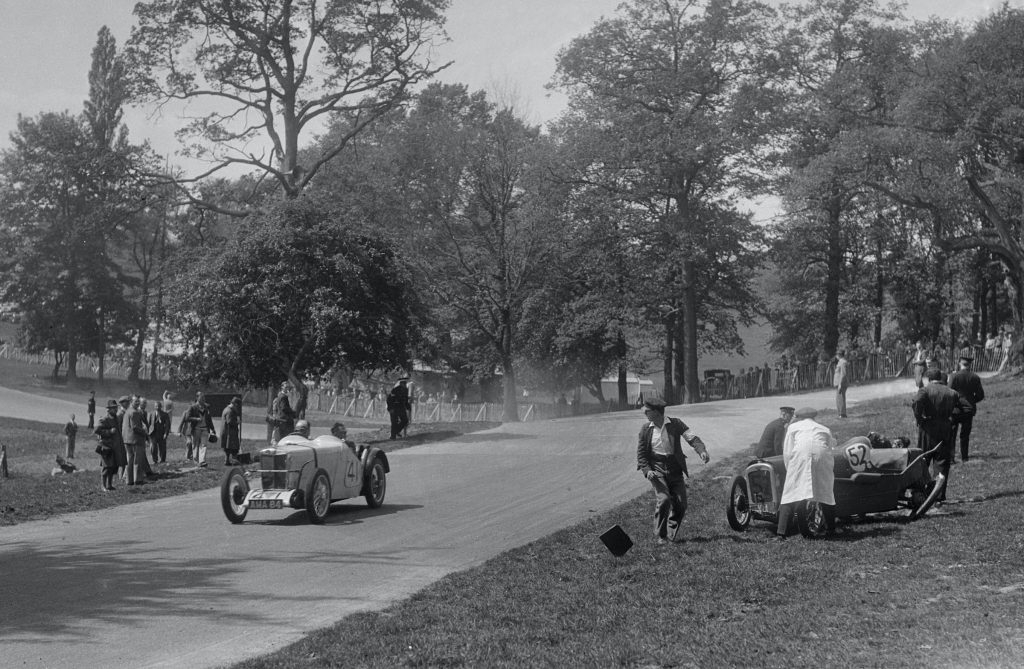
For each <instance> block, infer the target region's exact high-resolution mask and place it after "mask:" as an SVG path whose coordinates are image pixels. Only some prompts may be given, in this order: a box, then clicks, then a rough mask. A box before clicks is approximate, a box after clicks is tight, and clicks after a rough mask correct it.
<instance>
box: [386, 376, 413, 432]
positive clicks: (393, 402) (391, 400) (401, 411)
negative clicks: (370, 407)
mask: <svg viewBox="0 0 1024 669" xmlns="http://www.w3.org/2000/svg"><path fill="white" fill-rule="evenodd" d="M408 382H409V377H407V376H403V377H402V378H400V379H398V383H396V384H395V387H394V388H392V389H391V392H389V393H388V397H387V400H386V401H387V407H388V413H389V414H391V438H392V439H396V438H398V437H400V436H401V435H402V431H403V430H405V428H407V427H409V412H410V411H412V404H411V403H410V402H409V388H408V386H406V383H408Z"/></svg>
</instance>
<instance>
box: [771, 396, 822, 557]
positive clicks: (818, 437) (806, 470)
mask: <svg viewBox="0 0 1024 669" xmlns="http://www.w3.org/2000/svg"><path fill="white" fill-rule="evenodd" d="M817 415H818V412H817V411H815V410H814V409H806V408H805V409H797V411H796V413H795V414H794V415H793V422H792V423H790V424H789V427H788V428H787V429H786V439H785V440H784V441H783V443H782V458H783V462H785V464H786V484H785V486H784V487H783V489H782V500H781V504H780V506H779V527H778V530H777V536H778V537H780V538H782V539H785V538H786V535H787V534H788V533H789V524H790V522H791V521H792V518H793V512H794V510H795V508H796V505H797V504H798V503H801V502H808V501H814V502H818V503H819V504H822V505H823V506H824V511H825V517H826V519H827V521H828V525H829V528H830V529H831V528H832V526H833V525H834V522H835V521H834V516H833V512H834V510H835V503H836V498H835V495H834V494H833V492H832V487H833V484H834V483H835V474H834V472H833V471H832V465H833V459H832V449H834V448H835V447H836V438H835V437H834V436H832V432H831V431H830V430H829V429H828V428H827V427H825V426H824V425H822V424H821V423H818V422H816V421H815V420H814V418H815V417H816V416H817Z"/></svg>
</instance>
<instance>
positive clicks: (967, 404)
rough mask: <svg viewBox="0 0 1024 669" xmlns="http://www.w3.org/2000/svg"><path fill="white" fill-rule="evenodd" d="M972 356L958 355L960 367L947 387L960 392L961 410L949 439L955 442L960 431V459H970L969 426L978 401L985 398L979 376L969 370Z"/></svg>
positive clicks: (971, 423)
mask: <svg viewBox="0 0 1024 669" xmlns="http://www.w3.org/2000/svg"><path fill="white" fill-rule="evenodd" d="M972 362H974V358H972V357H971V356H970V355H963V356H960V369H959V370H958V371H957V372H956V374H954V375H953V376H952V378H950V380H949V387H950V388H952V389H953V390H955V391H956V392H958V393H960V398H961V403H962V404H963V410H962V411H961V412H960V415H959V416H958V417H957V421H956V423H954V424H953V434H952V435H951V437H950V439H951V442H952V443H955V442H956V436H957V432H959V433H960V459H961V460H963V461H964V462H967V461H968V460H969V459H970V450H971V428H972V427H973V426H974V414H976V413H978V403H979V402H981V401H982V400H983V399H985V389H984V388H982V386H981V377H979V376H978V375H977V374H975V373H974V372H973V371H971V363H972Z"/></svg>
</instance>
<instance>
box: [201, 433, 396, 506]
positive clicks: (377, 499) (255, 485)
mask: <svg viewBox="0 0 1024 669" xmlns="http://www.w3.org/2000/svg"><path fill="white" fill-rule="evenodd" d="M390 471H391V467H390V465H389V464H388V458H387V455H385V454H384V451H382V450H380V449H379V448H366V447H363V446H360V447H358V448H356V447H354V446H353V445H351V444H350V443H347V442H345V441H342V440H341V439H338V438H337V437H334V436H331V435H325V436H321V437H317V438H316V439H307V438H305V437H303V436H301V435H298V434H290V435H288V436H286V437H284V438H282V439H281V440H280V441H279V442H277V444H276V445H275V446H271V447H269V448H264V449H263V450H261V451H260V453H259V463H258V464H257V465H255V466H253V467H251V468H250V467H246V468H242V467H234V468H232V469H230V470H228V471H227V472H225V474H224V479H223V481H222V483H221V489H220V496H221V506H222V507H223V508H224V515H225V516H227V518H228V520H230V521H231V522H232V523H241V522H242V521H243V520H245V516H246V514H247V513H248V512H249V511H250V510H255V509H284V508H291V509H305V510H306V512H307V513H308V514H309V521H310V522H311V523H323V522H324V519H325V518H326V517H327V510H328V508H329V507H330V505H331V502H337V501H339V500H343V499H350V498H353V497H359V496H360V495H362V496H363V497H365V498H366V503H367V504H368V505H369V506H370V508H377V507H379V506H380V505H381V504H383V503H384V492H385V490H386V489H387V473H388V472H390ZM251 484H252V485H251Z"/></svg>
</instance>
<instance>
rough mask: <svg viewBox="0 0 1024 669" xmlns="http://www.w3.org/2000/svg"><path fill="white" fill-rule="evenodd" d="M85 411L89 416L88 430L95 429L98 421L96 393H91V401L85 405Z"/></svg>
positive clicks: (92, 391) (91, 391) (93, 391)
mask: <svg viewBox="0 0 1024 669" xmlns="http://www.w3.org/2000/svg"><path fill="white" fill-rule="evenodd" d="M85 410H86V411H87V412H88V414H89V425H88V429H90V430H92V429H94V421H95V420H96V391H95V390H90V391H89V400H88V401H87V402H86V403H85Z"/></svg>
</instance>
